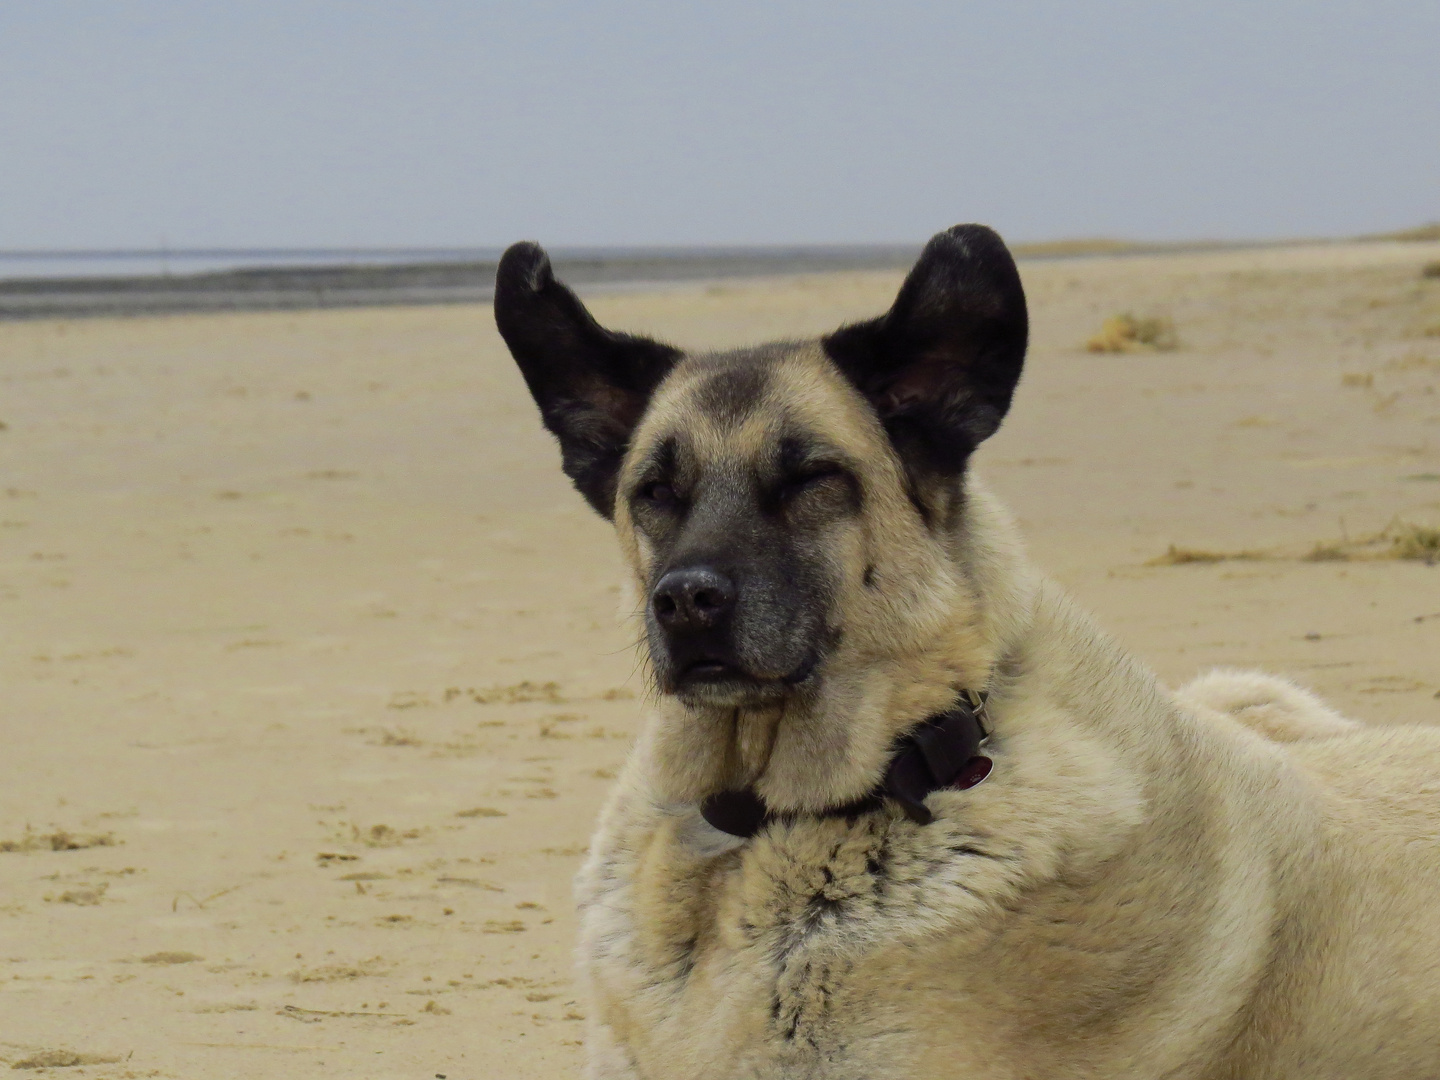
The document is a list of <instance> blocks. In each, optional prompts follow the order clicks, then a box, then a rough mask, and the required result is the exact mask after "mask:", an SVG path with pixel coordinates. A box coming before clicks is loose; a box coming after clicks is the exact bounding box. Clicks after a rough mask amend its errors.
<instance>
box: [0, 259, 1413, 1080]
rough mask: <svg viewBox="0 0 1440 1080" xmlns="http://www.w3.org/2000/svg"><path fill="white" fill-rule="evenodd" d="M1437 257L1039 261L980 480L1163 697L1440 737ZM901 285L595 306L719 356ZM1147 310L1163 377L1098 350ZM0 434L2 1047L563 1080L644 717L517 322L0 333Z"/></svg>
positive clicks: (63, 1061) (741, 286) (175, 324)
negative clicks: (1186, 686) (1200, 698)
mask: <svg viewBox="0 0 1440 1080" xmlns="http://www.w3.org/2000/svg"><path fill="white" fill-rule="evenodd" d="M1437 259H1440V243H1381V242H1377V243H1353V244H1330V245H1310V246H1304V247H1294V248H1267V249H1257V250H1254V251H1233V250H1232V251H1220V252H1212V253H1206V254H1178V255H1146V256H1133V257H1099V258H1090V259H1070V260H1062V259H1056V260H1034V261H1027V262H1024V263H1022V271H1023V274H1024V277H1025V281H1026V286H1027V290H1028V293H1029V296H1030V303H1031V311H1032V319H1033V337H1032V342H1033V344H1032V348H1031V352H1030V360H1029V364H1028V368H1027V373H1026V375H1025V378H1024V380H1023V381H1022V383H1021V387H1020V390H1019V392H1018V394H1017V397H1016V401H1015V406H1014V408H1013V411H1012V413H1011V415H1010V418H1009V420H1008V421H1007V423H1006V425H1005V426H1004V427H1003V428H1002V430H1001V432H1000V434H999V435H997V436H996V437H995V438H994V439H993V440H992V441H991V442H990V443H987V444H986V445H985V446H984V447H983V448H982V450H981V451H980V452H979V454H978V455H977V459H976V468H977V470H978V471H979V473H980V474H981V475H982V476H983V477H984V478H985V481H986V482H987V483H988V484H989V485H990V486H991V487H992V488H993V489H994V490H996V491H997V492H998V493H999V494H1000V495H1001V496H1002V497H1003V499H1004V500H1005V501H1006V502H1008V504H1009V505H1010V507H1011V508H1012V510H1013V511H1014V512H1015V514H1016V515H1017V516H1018V518H1019V519H1020V521H1021V523H1022V525H1023V526H1024V529H1025V532H1026V534H1027V536H1028V538H1029V541H1030V544H1031V549H1032V552H1033V554H1034V556H1035V558H1036V559H1037V560H1038V561H1039V562H1040V563H1041V565H1043V566H1044V567H1045V568H1046V569H1047V570H1048V571H1049V572H1050V573H1052V574H1053V575H1054V576H1055V577H1056V578H1058V579H1059V580H1060V581H1062V582H1063V583H1064V584H1065V585H1066V586H1067V587H1068V588H1070V589H1071V590H1072V591H1073V592H1074V593H1075V594H1076V595H1077V596H1078V598H1079V599H1080V601H1081V602H1082V603H1083V604H1084V605H1085V606H1087V607H1089V608H1090V609H1091V610H1093V611H1094V612H1095V613H1096V614H1097V615H1098V616H1099V618H1100V620H1101V621H1102V623H1103V624H1104V625H1105V626H1106V627H1107V628H1108V629H1109V630H1110V631H1111V632H1112V633H1113V634H1114V635H1116V636H1117V637H1118V638H1119V639H1120V640H1121V641H1122V642H1123V643H1125V644H1126V645H1127V646H1128V647H1129V648H1130V649H1132V650H1133V651H1134V652H1135V653H1136V654H1138V655H1139V656H1140V657H1141V658H1143V660H1144V661H1145V662H1147V663H1149V664H1150V665H1152V666H1153V667H1154V668H1155V669H1156V670H1158V671H1159V673H1160V674H1161V676H1162V677H1163V678H1164V679H1166V680H1167V681H1169V682H1171V683H1172V684H1174V683H1178V682H1180V681H1182V680H1184V679H1186V678H1188V677H1190V676H1191V675H1193V674H1195V673H1196V672H1198V671H1200V670H1203V669H1206V668H1208V667H1211V666H1215V665H1245V666H1259V667H1264V668H1267V669H1269V670H1272V671H1277V672H1281V673H1284V674H1287V675H1290V676H1293V677H1294V678H1296V679H1298V680H1300V681H1301V682H1303V683H1305V684H1306V685H1308V686H1311V687H1313V688H1315V689H1316V690H1318V691H1320V692H1321V693H1323V694H1324V695H1326V696H1328V697H1329V698H1330V699H1332V700H1333V701H1334V702H1335V703H1337V704H1338V706H1339V707H1341V708H1342V709H1344V710H1345V711H1347V712H1348V713H1350V714H1352V715H1354V716H1356V717H1359V718H1361V719H1365V720H1368V721H1373V722H1376V723H1398V722H1423V723H1433V722H1440V566H1435V565H1427V563H1426V561H1425V560H1424V559H1422V558H1391V557H1388V556H1389V555H1391V554H1393V553H1395V551H1396V550H1397V549H1396V548H1394V547H1393V545H1392V539H1391V538H1392V537H1394V536H1398V535H1400V532H1399V531H1398V530H1403V529H1404V528H1405V527H1406V525H1412V526H1413V525H1418V526H1424V527H1430V528H1435V527H1440V279H1434V278H1428V279H1427V278H1423V277H1422V276H1421V268H1422V266H1423V265H1425V264H1426V263H1427V262H1431V261H1434V260H1437ZM900 276H901V275H900V274H899V273H898V272H892V271H870V272H852V273H843V274H826V275H815V276H797V277H787V278H784V279H769V280H762V279H757V280H730V281H726V282H723V283H711V284H706V283H703V282H702V283H683V284H675V285H671V286H668V287H666V288H664V289H657V290H653V291H648V292H636V291H629V292H624V293H610V294H606V293H598V294H596V295H595V296H593V297H592V298H591V306H592V309H593V310H594V312H595V313H596V315H597V316H598V317H599V318H600V319H601V320H602V321H604V322H606V323H607V324H610V325H613V326H616V327H619V328H624V329H629V330H637V331H645V332H649V333H653V334H657V335H659V336H662V337H664V338H666V339H669V340H671V341H674V342H676V343H678V344H681V345H683V346H686V347H689V348H694V349H709V348H720V347H725V346H730V345H740V344H746V343H752V342H755V341H758V340H763V339H766V338H774V337H794V336H800V335H807V334H815V333H819V332H823V331H826V330H828V329H831V328H833V327H834V326H836V325H838V324H839V323H841V322H843V321H845V320H849V319H855V318H859V317H863V316H868V315H871V314H875V313H878V312H879V311H881V310H883V309H884V308H885V307H887V306H888V305H889V303H890V300H891V299H892V297H893V295H894V291H895V289H896V288H897V286H898V284H899V281H900ZM1122 312H1133V313H1135V314H1137V315H1140V316H1144V317H1157V318H1164V319H1169V320H1171V321H1172V322H1173V325H1174V328H1175V332H1176V335H1177V336H1178V340H1179V347H1178V348H1177V349H1175V350H1174V351H1164V352H1149V351H1139V352H1129V353H1118V354H1110V353H1106V354H1096V353H1091V352H1087V351H1086V350H1085V348H1084V343H1085V341H1086V340H1087V338H1089V337H1090V336H1091V335H1092V334H1094V333H1095V332H1096V331H1097V330H1099V328H1100V326H1101V324H1102V322H1103V321H1104V320H1105V318H1106V317H1108V316H1112V315H1115V314H1118V313H1122ZM0 424H3V429H0V687H3V698H0V736H3V742H0V1063H3V1064H4V1065H6V1066H8V1067H13V1068H15V1069H22V1070H23V1069H33V1070H36V1072H34V1073H28V1072H27V1073H22V1074H21V1075H38V1074H39V1071H40V1070H44V1069H48V1070H50V1071H51V1072H53V1073H54V1074H55V1075H58V1076H65V1077H88V1078H122V1077H125V1078H130V1077H166V1078H170V1077H174V1078H184V1080H218V1078H222V1077H236V1078H240V1077H244V1078H253V1077H259V1076H263V1077H274V1078H279V1077H301V1076H305V1077H312V1076H320V1075H328V1076H337V1077H353V1078H372V1077H373V1078H390V1077H396V1078H398V1077H407V1078H426V1080H428V1078H429V1077H432V1076H444V1077H446V1078H447V1080H461V1078H485V1077H498V1076H505V1077H535V1078H551V1077H556V1078H558V1077H569V1076H575V1075H578V1070H579V1066H580V1062H581V1046H580V1032H581V1029H582V1027H583V1025H582V1024H581V1023H580V1021H581V1020H582V1019H583V1015H584V1012H585V1008H586V1006H585V1002H584V1000H583V999H582V997H581V995H580V994H579V992H578V990H577V987H576V984H575V980H574V978H573V972H572V963H571V941H572V938H573V931H574V915H573V910H572V904H571V900H570V880H571V877H572V876H573V874H574V872H575V870H576V868H577V866H578V864H579V862H580V859H581V855H582V852H583V850H584V845H585V843H586V841H587V838H588V836H589V832H590V829H591V825H592V822H593V820H594V817H595V814H596V811H597V808H598V807H599V805H600V804H601V801H602V800H603V798H604V797H605V793H606V791H607V788H608V786H609V783H610V781H611V779H612V778H613V776H614V775H615V772H616V770H617V768H618V767H619V765H620V763H621V762H622V761H623V760H624V757H625V755H626V753H627V750H628V747H629V745H630V742H631V740H632V738H633V737H634V734H635V732H636V731H637V730H638V728H639V726H640V724H641V723H642V719H643V712H644V708H645V704H644V697H645V693H646V691H645V687H644V685H643V680H642V678H641V676H640V674H639V672H638V669H637V662H636V658H635V656H634V653H633V652H632V650H631V648H630V642H631V641H632V639H633V637H634V632H633V629H632V628H631V627H629V626H628V625H627V623H626V621H625V616H626V612H625V611H624V610H623V609H622V603H623V602H622V594H621V590H620V570H619V562H618V558H617V556H616V554H615V552H614V544H613V541H612V539H611V537H610V535H609V532H608V528H607V526H606V525H605V523H604V522H602V521H600V520H599V519H598V518H596V517H594V515H593V514H591V513H590V512H589V510H588V509H587V508H586V506H585V505H584V503H583V501H582V500H581V499H580V497H579V496H578V495H576V494H575V493H574V492H573V491H571V490H570V489H569V487H568V485H567V483H566V482H565V480H564V478H563V477H562V476H561V474H560V470H559V464H558V452H557V451H556V450H555V448H554V446H553V444H552V442H551V441H550V439H549V437H548V436H547V435H546V434H545V433H544V432H543V431H542V429H541V428H540V425H539V422H538V417H537V415H536V413H535V409H534V406H533V405H532V403H531V402H530V399H529V397H528V396H527V395H526V393H525V389H524V386H523V384H522V382H521V379H520V377H519V375H518V373H517V371H516V370H515V368H514V365H513V363H512V362H511V360H510V359H509V356H508V354H507V353H506V352H505V350H504V347H503V345H502V343H501V341H500V339H499V337H498V335H497V334H496V332H495V329H494V325H493V322H492V319H491V315H490V311H489V308H488V307H487V306H483V305H468V304H467V305H449V306H442V307H387V308H375V309H365V310H355V311H312V312H276V313H255V314H207V315H183V316H173V317H165V318H133V319H110V318H96V319H77V320H33V321H25V322H13V323H0ZM1387 530H1389V531H1388V532H1386V531H1387ZM1381 533H1385V534H1386V535H1385V536H1383V537H1381V538H1379V539H1376V540H1374V542H1371V543H1368V544H1367V543H1365V542H1364V541H1366V540H1367V539H1369V538H1371V537H1376V536H1378V535H1379V534H1381ZM1172 546H1174V548H1175V550H1176V555H1175V556H1174V557H1172V558H1170V559H1168V560H1167V559H1165V558H1163V556H1165V554H1166V552H1167V551H1170V549H1171V548H1172ZM1317 551H1318V553H1319V557H1315V556H1316V553H1317Z"/></svg>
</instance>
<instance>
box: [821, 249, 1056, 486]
mask: <svg viewBox="0 0 1440 1080" xmlns="http://www.w3.org/2000/svg"><path fill="white" fill-rule="evenodd" d="M1028 334H1029V319H1028V317H1027V315H1026V311H1025V291H1024V289H1023V288H1022V287H1021V284H1020V273H1019V271H1018V270H1016V268H1015V260H1014V259H1012V258H1011V257H1010V252H1009V251H1008V250H1007V249H1006V247H1005V243H1004V241H1002V240H1001V239H1000V237H999V235H998V234H997V233H995V232H994V231H993V230H991V229H987V228H986V227H985V226H983V225H956V226H955V227H954V228H953V229H948V230H946V231H945V232H942V233H939V234H938V235H936V236H935V237H933V238H932V239H931V241H930V242H929V243H928V244H926V245H925V250H924V251H923V252H921V254H920V259H919V261H918V262H916V264H915V267H914V269H912V270H911V271H910V273H909V275H908V276H907V277H906V278H905V284H904V285H902V286H901V287H900V295H899V296H897V297H896V299H895V303H894V305H893V306H892V307H891V308H890V310H889V311H888V312H886V313H885V314H884V315H882V316H880V317H879V318H878V319H872V320H871V321H869V322H864V323H857V324H855V325H853V326H847V327H844V328H842V329H840V330H837V331H836V332H835V333H833V334H831V335H830V336H829V337H827V338H826V339H825V343H824V344H825V350H826V352H827V353H829V355H830V358H831V359H832V360H833V361H834V362H835V364H836V365H837V366H838V367H839V368H840V370H841V371H843V372H844V373H845V374H846V376H848V377H849V379H850V380H851V381H852V382H853V383H854V384H855V385H856V386H857V387H858V388H859V389H860V392H861V393H862V394H864V395H865V396H866V398H868V399H869V401H870V403H871V404H872V405H873V406H874V408H875V411H876V413H877V414H878V415H879V417H880V420H881V422H882V423H883V424H884V425H885V430H886V431H887V432H889V435H890V439H891V442H892V443H893V444H894V445H895V448H896V450H897V451H899V454H900V457H901V459H902V460H903V461H904V462H905V466H906V469H907V470H908V471H909V472H910V474H911V480H912V483H919V484H921V486H928V483H926V482H925V481H927V480H934V479H936V478H939V477H948V476H954V475H956V474H958V473H959V472H960V471H961V470H963V469H964V467H965V462H966V460H967V459H968V458H969V456H970V453H971V452H972V451H973V450H974V449H975V447H977V446H978V445H980V443H981V442H982V441H984V440H985V439H987V438H989V437H990V436H991V435H993V434H994V433H995V429H996V428H998V427H999V426H1000V421H1001V420H1002V419H1003V418H1004V416H1005V412H1006V410H1008V409H1009V408H1010V397H1011V395H1012V394H1013V393H1014V391H1015V384H1016V383H1017V382H1018V381H1019V379H1020V368H1021V365H1022V364H1023V363H1024V359H1025V344H1026V339H1027V337H1028Z"/></svg>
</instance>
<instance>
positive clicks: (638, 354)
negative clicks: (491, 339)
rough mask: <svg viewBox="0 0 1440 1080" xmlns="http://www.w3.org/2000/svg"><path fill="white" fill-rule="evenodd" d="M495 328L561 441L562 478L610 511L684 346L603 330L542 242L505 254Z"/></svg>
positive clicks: (498, 279) (497, 278)
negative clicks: (639, 432) (628, 457)
mask: <svg viewBox="0 0 1440 1080" xmlns="http://www.w3.org/2000/svg"><path fill="white" fill-rule="evenodd" d="M495 324H496V325H497V326H498V327H499V328H500V336H501V337H503V338H504V339H505V344H506V345H508V346H509V347H510V354H511V355H512V356H513V357H515V362H516V363H517V364H519V365H520V372H521V374H523V375H524V376H525V384H526V385H527V386H529V387H530V393H531V395H532V396H533V397H534V398H535V403H536V404H537V405H539V406H540V416H541V418H542V419H543V420H544V422H545V426H546V427H547V428H549V429H550V431H551V433H552V434H554V436H555V437H556V438H557V439H559V440H560V454H561V459H562V462H563V468H564V470H565V475H566V476H568V477H570V479H571V480H572V481H574V483H575V486H576V487H577V488H579V489H580V494H582V495H584V496H585V498H586V499H587V500H588V501H589V503H590V505H591V506H593V507H594V508H595V509H596V510H598V511H599V512H600V513H601V514H602V515H604V516H605V517H607V518H609V517H612V516H613V515H614V512H615V480H616V476H617V474H618V473H619V471H620V462H621V459H622V458H623V457H624V456H625V449H626V447H627V446H628V445H629V442H630V435H631V433H632V432H633V431H634V430H635V425H636V424H637V423H639V421H640V417H641V415H642V414H643V413H644V411H645V406H646V405H647V404H648V403H649V401H650V395H651V394H652V393H653V392H654V391H655V388H656V387H657V386H659V385H660V381H661V380H662V379H664V377H665V375H666V374H667V373H668V372H669V370H670V368H671V367H672V366H673V365H674V363H675V360H676V359H677V358H678V357H679V356H680V350H678V349H675V348H672V347H671V346H669V345H662V344H661V343H659V342H657V341H651V340H649V339H648V338H641V337H633V336H631V335H629V334H618V333H614V332H613V331H610V330H606V329H605V328H604V327H603V326H601V325H600V324H599V323H597V322H596V321H595V319H594V318H593V317H592V316H591V315H590V312H588V311H586V310H585V305H584V304H582V303H580V299H579V297H577V296H576V295H575V294H574V293H573V292H571V291H570V290H569V289H567V288H566V287H565V286H564V285H562V284H561V283H560V282H558V281H556V280H555V275H554V272H553V271H552V270H551V269H550V258H549V256H547V255H546V254H545V251H544V249H543V248H541V247H540V245H539V244H530V243H522V244H515V245H513V246H512V247H511V248H510V249H509V250H508V251H506V252H505V254H504V255H503V256H501V258H500V267H499V270H498V272H497V274H496V276H495Z"/></svg>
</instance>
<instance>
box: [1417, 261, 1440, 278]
mask: <svg viewBox="0 0 1440 1080" xmlns="http://www.w3.org/2000/svg"><path fill="white" fill-rule="evenodd" d="M1420 276H1421V277H1426V278H1440V259H1436V260H1435V261H1434V262H1428V263H1426V264H1425V265H1424V266H1422V267H1421V268H1420Z"/></svg>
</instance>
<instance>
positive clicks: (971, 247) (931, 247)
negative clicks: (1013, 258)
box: [925, 224, 1010, 260]
mask: <svg viewBox="0 0 1440 1080" xmlns="http://www.w3.org/2000/svg"><path fill="white" fill-rule="evenodd" d="M925 253H926V254H927V255H928V254H932V253H933V254H936V255H940V254H944V255H947V256H950V257H952V258H953V257H957V256H958V257H960V258H962V259H977V258H981V259H983V258H994V257H996V256H999V257H1001V258H1004V259H1006V260H1009V259H1010V249H1009V248H1007V247H1006V246H1005V241H1004V240H1002V239H1000V234H999V233H997V232H996V231H995V230H994V229H992V228H990V226H988V225H975V224H967V225H952V226H950V228H948V229H946V230H945V231H944V232H942V233H936V234H935V235H934V236H933V237H931V239H930V242H929V243H928V244H926V245H925Z"/></svg>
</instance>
